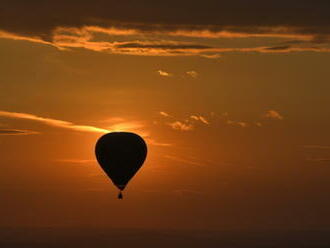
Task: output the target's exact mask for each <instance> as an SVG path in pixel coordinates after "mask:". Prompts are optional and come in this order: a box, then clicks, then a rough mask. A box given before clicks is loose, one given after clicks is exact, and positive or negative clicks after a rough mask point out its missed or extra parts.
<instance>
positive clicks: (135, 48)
mask: <svg viewBox="0 0 330 248" xmlns="http://www.w3.org/2000/svg"><path fill="white" fill-rule="evenodd" d="M181 33H182V32H181ZM183 33H184V32H183ZM202 33H203V32H202ZM100 34H102V35H103V36H102V37H103V38H102V39H101V38H99V36H100ZM171 34H172V33H171V32H169V33H159V32H158V31H155V30H154V29H152V30H149V31H145V30H144V31H142V30H135V31H134V29H127V30H125V29H120V28H119V29H118V28H114V27H109V28H108V29H107V28H104V27H96V26H83V27H80V28H73V27H56V28H55V30H54V31H53V32H52V34H51V37H50V38H49V39H47V40H44V39H43V38H42V37H38V36H31V37H30V36H26V35H20V34H14V33H9V32H7V31H1V30H0V38H7V39H14V40H25V41H29V42H39V43H41V44H45V45H51V46H53V47H56V48H57V49H60V50H68V49H75V48H84V49H87V50H92V51H95V52H103V53H108V54H125V55H135V56H201V57H205V58H210V59H216V58H219V57H221V56H222V55H223V54H226V53H291V52H330V49H329V47H328V46H324V45H323V44H318V45H315V44H310V43H311V42H312V41H311V39H312V38H311V37H310V38H309V39H307V38H302V37H291V38H295V39H301V40H300V42H295V43H292V44H291V45H280V46H257V47H242V46H239V47H221V46H215V45H214V44H215V43H214V42H212V45H208V44H204V43H209V42H207V41H205V42H203V44H196V43H194V42H188V41H182V40H181V39H180V38H179V37H172V36H171ZM123 35H124V36H127V37H126V39H128V41H119V40H121V39H120V38H118V39H119V40H116V39H115V37H117V36H119V37H121V36H123ZM133 35H135V36H133ZM160 35H162V36H164V35H165V38H164V39H163V38H162V39H160V38H159V36H160ZM146 36H147V37H146ZM136 38H138V39H136ZM213 38H214V39H217V37H213ZM241 38H244V37H241ZM130 39H131V40H130ZM173 39H176V40H173ZM114 40H115V41H114ZM329 40H330V38H329ZM302 41H304V42H302ZM318 43H320V42H318ZM293 45H294V46H293ZM160 72H163V73H160ZM158 73H160V75H162V76H171V74H170V73H168V72H164V71H161V70H159V71H158ZM187 73H188V74H189V75H190V76H191V77H196V76H197V75H198V74H196V72H195V71H189V72H187Z"/></svg>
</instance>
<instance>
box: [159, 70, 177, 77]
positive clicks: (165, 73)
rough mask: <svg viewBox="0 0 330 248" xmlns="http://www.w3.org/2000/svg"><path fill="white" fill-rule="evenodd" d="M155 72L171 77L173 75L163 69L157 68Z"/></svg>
mask: <svg viewBox="0 0 330 248" xmlns="http://www.w3.org/2000/svg"><path fill="white" fill-rule="evenodd" d="M157 72H158V74H159V75H160V76H162V77H172V76H173V75H172V74H171V73H169V72H166V71H163V70H158V71H157Z"/></svg>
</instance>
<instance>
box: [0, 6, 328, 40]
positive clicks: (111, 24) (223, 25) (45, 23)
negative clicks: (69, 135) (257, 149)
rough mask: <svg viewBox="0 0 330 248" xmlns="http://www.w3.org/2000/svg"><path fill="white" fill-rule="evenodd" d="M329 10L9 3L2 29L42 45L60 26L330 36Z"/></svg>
mask: <svg viewBox="0 0 330 248" xmlns="http://www.w3.org/2000/svg"><path fill="white" fill-rule="evenodd" d="M187 6H189V8H187ZM297 6H299V7H297ZM329 9H330V3H329V2H328V1H305V0H292V1H289V2H288V1H285V0H277V1H263V0H251V1H246V0H233V1H217V0H209V1H207V2H205V1H204V2H203V1H193V2H192V1H188V0H181V1H174V0H168V1H166V2H163V1H147V2H145V3H144V4H141V3H139V2H134V1H132V2H129V3H128V2H125V1H122V2H118V1H114V0H108V1H104V0H94V1H80V2H79V4H77V2H76V1H68V0H66V1H64V0H57V1H49V2H47V4H44V1H42V0H34V1H25V2H22V1H20V0H11V1H4V3H2V5H1V24H0V28H1V29H3V30H6V31H8V32H12V33H17V34H21V35H29V36H40V37H42V38H43V39H44V40H50V39H51V37H52V33H53V32H54V30H55V29H56V28H58V27H72V28H79V27H82V26H91V27H94V28H93V29H92V30H93V31H103V30H104V29H109V30H110V31H109V30H107V32H110V33H115V34H117V35H134V34H135V32H136V31H138V32H144V33H146V32H156V33H157V32H158V33H159V32H161V33H164V32H167V33H172V34H173V35H186V36H189V35H190V36H196V35H198V36H204V37H214V36H215V37H219V36H220V37H222V36H230V37H232V36H244V37H245V36H267V35H268V36H281V35H287V36H290V35H291V36H293V35H300V36H308V35H311V36H326V35H329V33H330V30H329V28H328V27H329V25H330V20H329V18H328V13H329ZM86 10H88V11H86ZM31 13H33V14H31ZM168 13H171V14H170V15H169V14H168ZM265 16H266V17H267V18H265ZM118 30H119V31H118Z"/></svg>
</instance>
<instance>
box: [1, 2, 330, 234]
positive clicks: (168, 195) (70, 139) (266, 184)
mask: <svg viewBox="0 0 330 248" xmlns="http://www.w3.org/2000/svg"><path fill="white" fill-rule="evenodd" d="M329 12H330V3H329V2H327V1H301V0H300V1H298V0H292V1H290V2H288V1H282V0H279V1H261V0H253V1H243V0H232V1H222V0H217V1H172V0H169V1H162V2H160V1H157V2H155V1H143V4H142V3H141V2H138V1H119V2H118V1H112V0H110V1H103V0H97V1H95V0H94V1H61V0H58V1H41V0H33V1H32V0H31V1H24V2H23V1H18V0H10V1H9V0H8V1H6V0H4V1H2V3H1V6H0V54H1V57H0V195H1V204H0V212H1V220H0V226H14V227H15V226H96V227H138V228H139V227H143V228H173V229H176V228H189V229H199V228H204V229H245V228H247V229H249V228H251V229H252V228H262V229H286V228H303V229H305V228H324V227H328V223H329V221H330V215H329V207H330V200H329V199H330V198H329V190H330V181H329V176H330V130H329V126H330V108H329V106H330V97H329V92H330V84H329V78H330V70H329V64H330V54H329V52H330V18H329ZM109 131H133V132H136V133H138V134H140V135H142V136H143V137H144V138H145V139H146V141H147V143H148V147H149V154H148V158H147V161H146V163H145V165H144V166H143V167H142V169H141V170H140V171H139V173H138V174H137V175H136V176H135V177H134V179H133V180H132V181H131V182H130V184H129V186H128V187H127V189H126V190H125V199H124V200H123V201H118V200H117V199H116V194H117V189H116V188H115V187H114V186H113V185H112V184H111V182H110V181H109V179H108V178H107V177H106V176H105V174H104V173H103V171H102V170H101V168H100V167H99V166H98V165H97V163H96V160H95V157H94V145H95V142H96V140H97V139H98V138H99V137H100V136H101V135H102V134H104V133H106V132H109Z"/></svg>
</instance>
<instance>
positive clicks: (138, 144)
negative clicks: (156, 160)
mask: <svg viewBox="0 0 330 248" xmlns="http://www.w3.org/2000/svg"><path fill="white" fill-rule="evenodd" d="M95 154H96V158H97V161H98V162H99V164H100V165H101V167H102V169H103V170H104V172H105V173H106V174H107V175H108V177H109V178H110V179H111V181H112V182H113V184H114V185H115V186H116V187H117V188H118V189H119V190H120V193H119V195H118V198H119V199H122V198H123V196H122V192H121V191H122V190H124V189H125V187H126V185H127V184H128V182H129V181H130V180H131V178H132V177H133V176H134V175H135V173H136V172H137V171H138V170H139V169H140V168H141V166H142V164H143V163H144V161H145V159H146V156H147V145H146V143H145V142H144V140H143V139H142V138H141V137H140V136H139V135H137V134H134V133H128V132H113V133H108V134H105V135H103V136H102V137H101V138H100V139H99V140H98V141H97V143H96V146H95Z"/></svg>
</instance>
